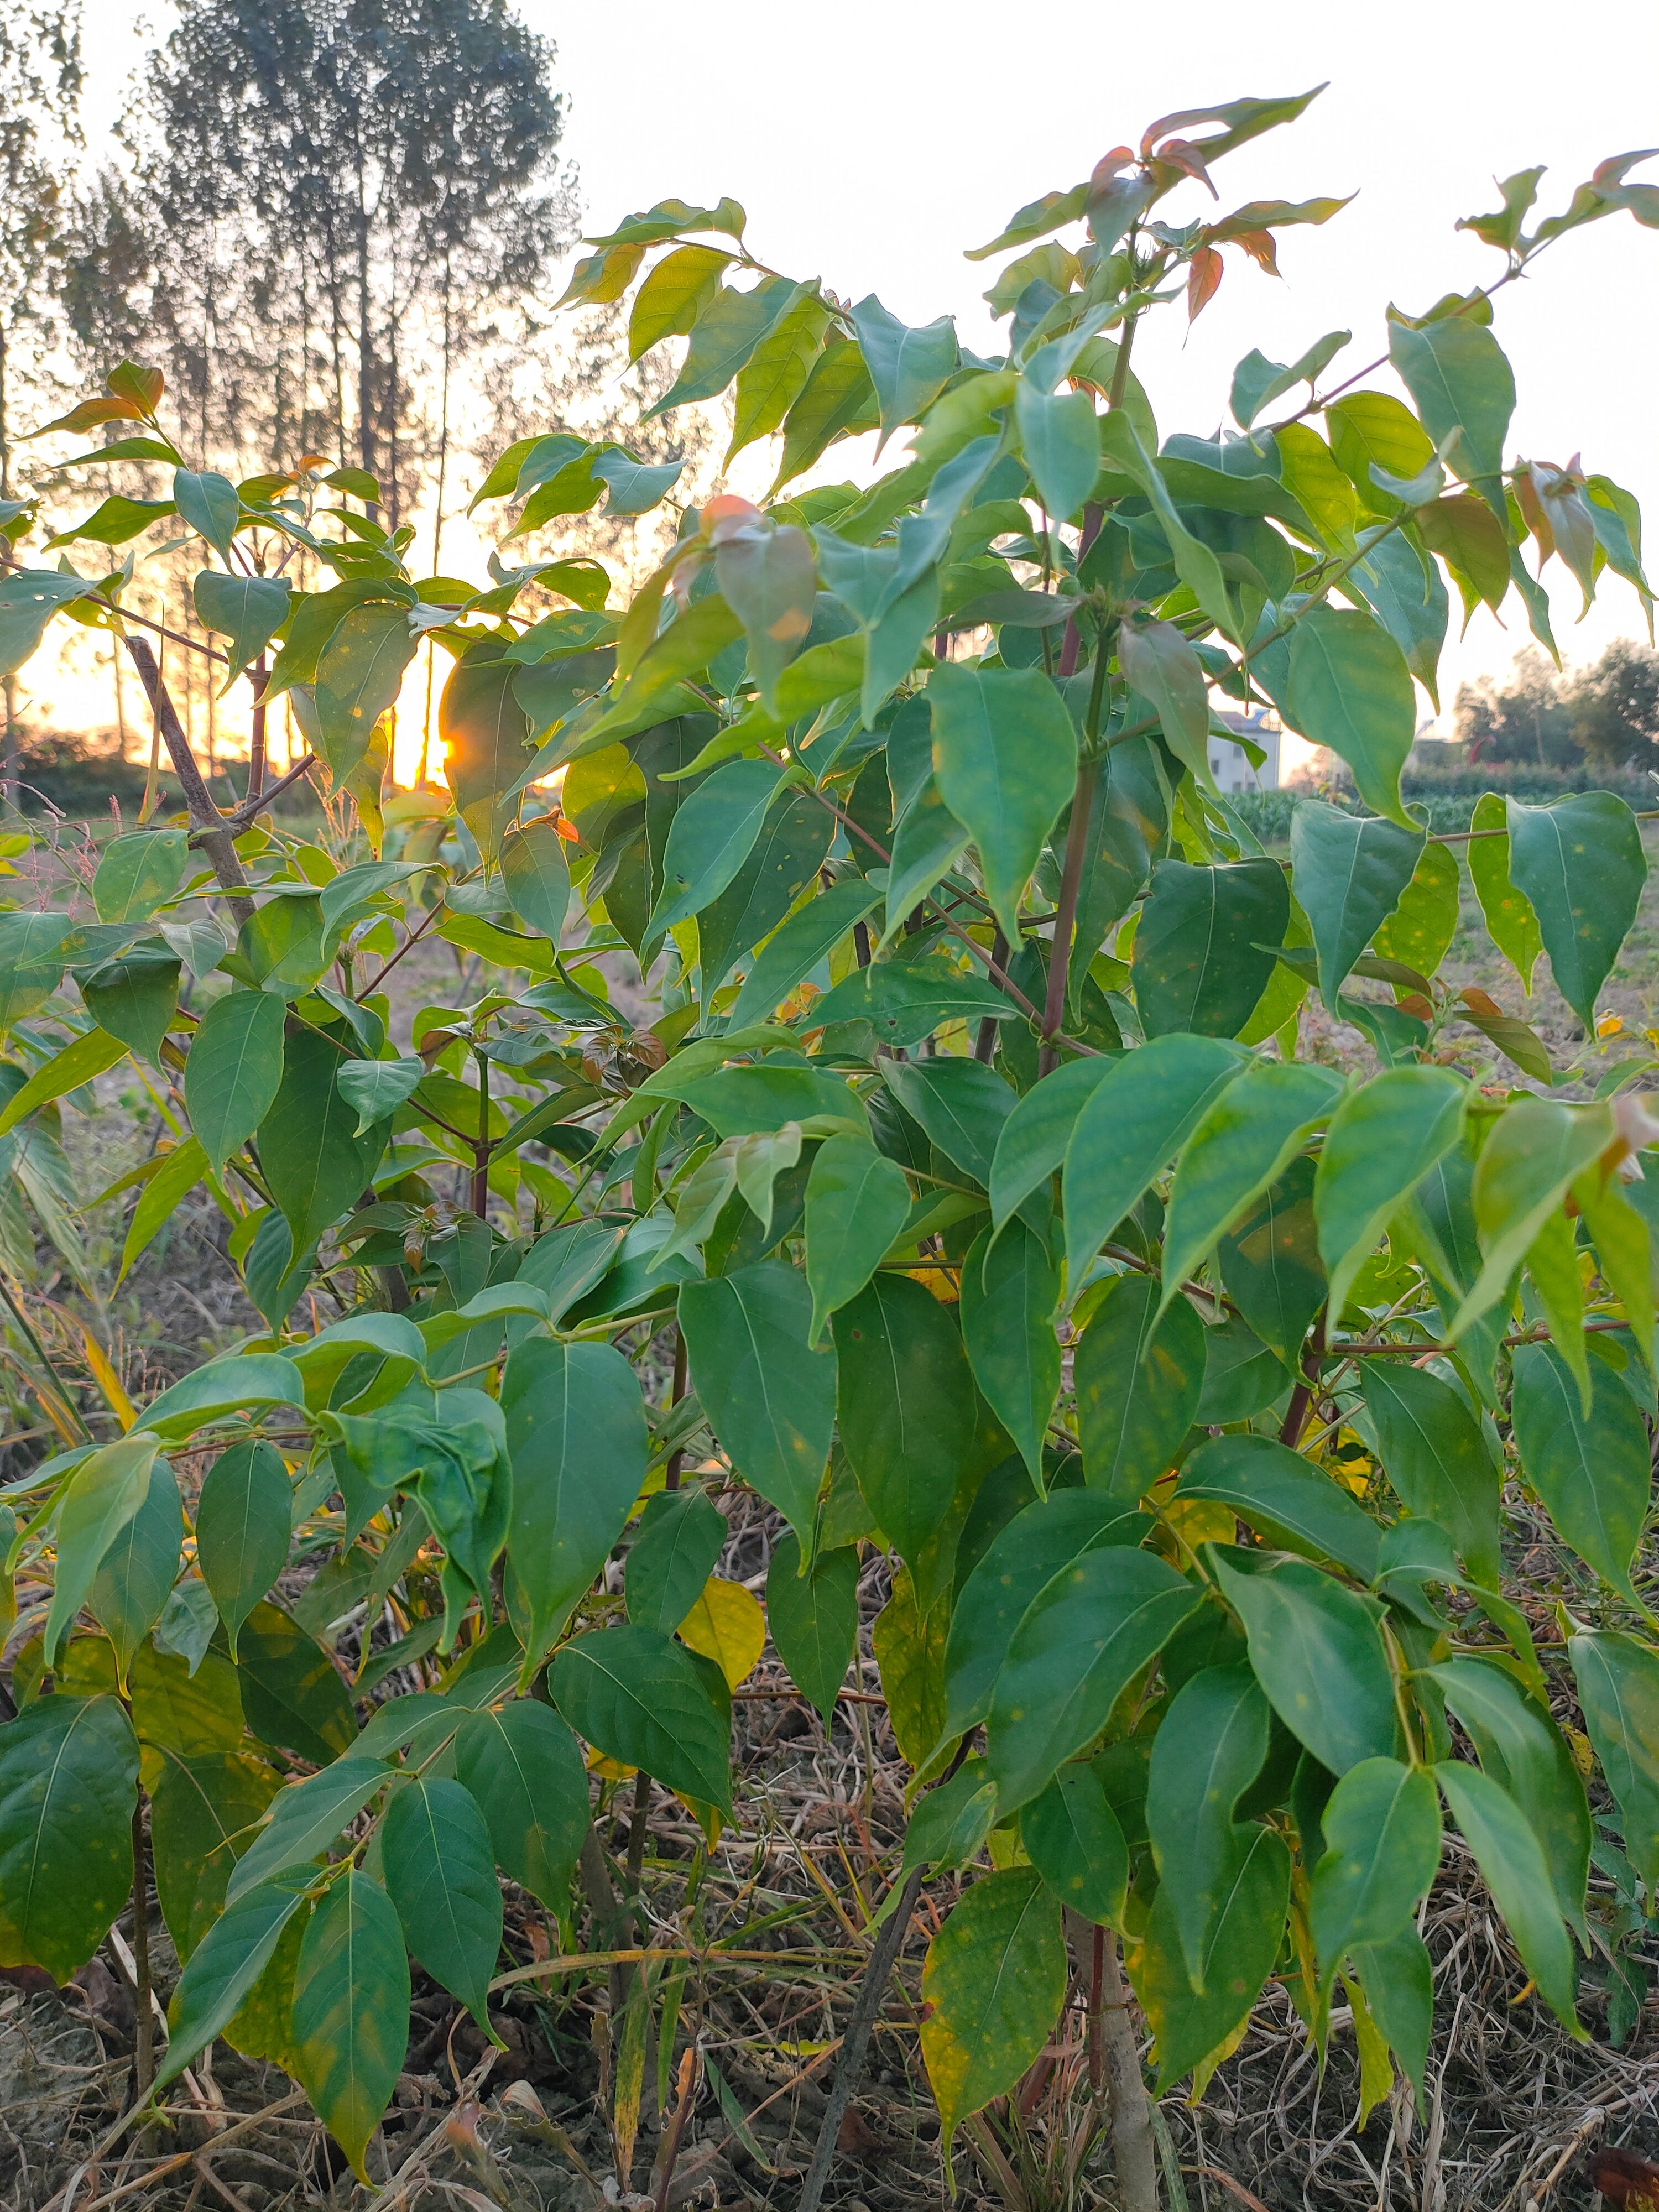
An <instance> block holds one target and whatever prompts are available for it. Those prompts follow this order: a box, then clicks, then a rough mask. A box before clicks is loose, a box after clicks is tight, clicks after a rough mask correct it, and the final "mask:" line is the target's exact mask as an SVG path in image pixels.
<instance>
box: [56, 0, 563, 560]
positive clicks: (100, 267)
mask: <svg viewBox="0 0 1659 2212" xmlns="http://www.w3.org/2000/svg"><path fill="white" fill-rule="evenodd" d="M552 64H553V50H552V48H551V46H550V44H549V42H548V41H547V40H544V39H541V38H538V37H537V36H536V35H535V34H533V33H531V32H530V31H528V30H526V27H524V25H523V24H522V23H520V21H518V20H517V18H516V17H515V16H513V15H512V14H511V13H510V12H509V10H508V9H507V7H506V6H505V5H504V4H503V0H275V4H268V3H267V0H186V4H185V6H184V7H183V9H181V11H180V15H179V22H178V25H177V27H176V28H175V29H174V31H173V33H172V34H171V36H170V37H169V38H168V40H167V43H166V45H165V46H163V47H162V48H161V51H160V52H159V53H158V55H157V56H156V58H155V67H154V69H153V70H152V72H151V75H150V77H149V82H148V84H147V86H146V88H145V89H144V91H143V94H142V95H141V97H140V99H139V100H138V101H137V104H136V105H135V106H134V108H133V110H132V112H131V113H130V114H129V116H128V117H127V118H126V122H125V132H126V136H127V138H128V141H129V143H130V144H131V147H132V149H133V150H134V152H135V154H136V156H137V179H138V182H137V192H136V194H135V196H134V204H133V205H132V207H131V208H129V207H126V206H124V205H123V204H121V203H120V202H119V201H118V200H116V199H112V200H110V201H109V202H108V204H106V207H105V209H104V210H103V212H102V216H101V219H100V220H99V221H97V222H94V224H93V226H92V227H91V231H90V234H89V236H88V242H87V261H88V276H83V278H82V283H81V286H80V295H81V296H83V297H86V304H87V306H88V307H90V306H91V304H92V301H91V298H90V297H87V295H99V296H101V297H102V298H104V299H106V300H107V298H108V297H109V295H110V292H111V290H112V289H113V288H112V286H111V285H110V284H109V283H107V282H104V283H100V282H99V281H98V274H99V272H100V271H101V273H102V274H103V275H104V276H106V277H107V276H112V275H114V274H115V271H114V270H113V269H112V268H106V267H105V266H104V264H106V263H109V262H110V261H112V259H113V258H114V257H115V256H116V255H117V253H118V252H122V251H129V252H130V246H131V238H132V236H133V234H134V232H135V230H140V231H142V234H143V238H144V241H145V254H144V258H145V261H146V264H147V266H146V270H145V283H144V286H143V289H145V290H147V292H148V294H149V301H148V306H149V315H150V319H151V333H152V334H151V337H150V339H149V344H150V347H151V349H152V350H155V348H156V345H157V342H158V341H159V343H160V347H161V350H162V351H163V352H164V353H165V354H166V355H167V356H168V367H169V368H170V370H171V373H172V375H171V380H172V382H173V388H174V389H175V390H176V391H178V392H179V394H180V396H181V399H183V398H184V396H185V394H188V396H189V397H188V406H189V411H190V414H191V417H192V420H191V433H192V435H193V436H194V438H195V440H196V441H197V444H198V445H199V446H200V447H201V448H202V451H203V453H204V457H205V455H206V454H207V453H210V452H215V451H216V452H219V453H224V454H232V455H237V456H240V455H241V454H243V453H251V452H252V451H253V450H255V449H258V450H264V451H269V450H272V449H274V450H276V451H277V452H279V453H283V454H285V455H288V456H289V457H297V455H298V454H299V453H301V452H304V451H307V450H314V451H322V452H326V453H331V454H332V455H333V456H335V457H336V458H337V459H338V460H339V461H341V462H342V463H343V464H353V465H356V466H357V467H359V468H362V470H364V471H366V472H368V474H370V475H372V476H374V477H377V478H378V479H380V481H381V482H382V483H383V485H384V489H385V500H386V506H387V507H388V508H389V509H390V511H391V513H392V519H393V520H397V519H398V516H399V515H401V514H402V513H405V512H406V511H407V510H408V508H409V507H410V505H411V504H412V502H413V500H414V498H415V496H416V492H417V489H418V488H419V477H420V475H421V471H422V466H423V464H424V463H425V462H426V460H427V459H428V456H429V455H435V454H436V453H441V452H442V451H443V450H444V449H445V447H447V428H448V426H447V419H446V418H445V415H444V408H443V399H442V392H441V388H440V393H439V398H440V404H439V410H438V412H439V419H438V421H437V422H436V423H435V424H434V423H432V422H429V421H428V419H427V410H426V408H425V405H424V402H423V392H422V387H423V384H424V381H425V380H424V378H423V375H422V372H423V371H424V370H425V369H426V368H428V366H431V367H433V368H437V367H438V366H439V363H440V361H441V359H442V360H447V361H448V362H449V363H450V364H451V366H452V368H453V363H454V362H455V359H456V357H457V356H458V355H459V354H460V353H462V352H464V351H465V349H466V347H467V345H468V343H469V342H470V341H471V338H472V336H473V333H474V332H475V331H476V330H477V328H478V327H479V326H480V325H481V324H482V323H483V322H484V321H485V320H486V319H487V315H488V311H489V304H490V302H491V301H494V300H495V299H497V298H499V297H500V296H501V295H502V294H503V293H505V292H507V291H508V290H511V289H516V288H518V287H520V286H522V285H524V284H526V283H533V282H534V281H535V279H536V278H537V277H538V276H539V274H540V272H541V271H542V270H543V269H544V266H545V264H547V262H548V260H549V259H550V258H551V256H552V255H553V253H554V252H556V250H557V249H558V247H559V246H561V244H562V242H563V241H564V240H565V238H566V236H567V234H568V230H569V228H570V224H569V208H568V194H567V192H566V191H565V190H564V188H563V186H562V183H561V179H560V177H559V173H558V169H557V149H558V143H559V139H560V136H561V133H562V127H563V113H562V100H561V99H560V96H559V95H558V94H556V92H555V91H554V89H553V87H552ZM135 289H137V288H136V287H135V286H134V284H133V283H132V279H131V271H129V273H128V277H127V283H126V290H127V292H128V294H129V295H131V294H132V292H133V291H134V290H135ZM83 319H84V320H85V321H86V322H87V324H88V332H89V331H90V323H91V318H90V316H87V315H83ZM439 381H440V387H441V380H439Z"/></svg>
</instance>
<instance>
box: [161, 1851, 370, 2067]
mask: <svg viewBox="0 0 1659 2212" xmlns="http://www.w3.org/2000/svg"><path fill="white" fill-rule="evenodd" d="M354 1879H361V1877H354ZM304 1902H305V1898H304V1895H303V1893H301V1892H300V1891H298V1890H289V1889H278V1888H276V1887H275V1886H274V1885H272V1884H270V1883H267V1884H265V1885H264V1887H262V1888H259V1889H255V1890H252V1891H250V1892H249V1893H248V1894H247V1895H246V1897H244V1898H243V1899H240V1902H239V1903H237V1904H235V1905H228V1906H227V1907H226V1909H225V1911H223V1912H222V1913H221V1914H220V1916H219V1917H218V1918H217V1919H216V1920H215V1921H214V1923H213V1924H212V1925H211V1927H210V1928H209V1929H207V1931H206V1933H205V1934H204V1936H203V1937H202V1940H201V1942H199V1943H198V1944H197V1947H196V1948H195V1949H194V1950H193V1951H192V1952H191V1955H190V1959H189V1961H188V1963H187V1964H186V1966H185V1971H184V1972H183V1973H182V1974H181V1975H180V1976H179V1983H178V1986H177V1988H176V1989H175V1990H173V2002H171V2003H170V2004H169V2005H168V2007H167V2029H168V2035H167V2051H166V2053H165V2055H164V2057H162V2060H161V2065H160V2067H159V2069H157V2072H156V2076H155V2086H156V2087H157V2088H158V2089H165V2088H166V2087H167V2083H168V2082H169V2081H177V2079H178V2078H179V2075H181V2074H182V2073H183V2072H184V2070H185V2067H186V2066H188V2065H189V2064H190V2062H191V2059H192V2058H194V2057H196V2055H197V2052H198V2051H204V2050H206V2048H207V2047H208V2045H210V2043H212V2042H213V2040H214V2039H215V2038H216V2036H219V2035H221V2034H222V2033H223V2032H224V2030H225V2029H226V2028H227V2027H228V2026H229V2025H230V2022H231V2021H232V2020H233V2019H234V2017H235V2015H236V2014H237V2013H238V2011H240V2008H241V2006H242V2003H243V2002H244V2000H245V1999H246V1997H247V1996H248V1995H249V1994H250V1992H251V1991H252V1988H253V1986H254V1984H255V1983H256V1982H257V1981H258V1978H259V1977H260V1975H261V1974H262V1973H263V1972H264V1970H265V1967H266V1966H267V1965H268V1964H269V1963H270V1959H271V1956H272V1954H274V1953H275V1951H276V1946H277V1944H278V1943H279V1942H281V1940H282V1936H283V1929H285V1928H286V1927H287V1926H288V1924H289V1922H290V1921H291V1920H292V1919H293V1917H294V1916H295V1913H296V1912H298V1911H299V1910H300V1907H301V1905H303V1904H304ZM400 1948H401V1947H400Z"/></svg>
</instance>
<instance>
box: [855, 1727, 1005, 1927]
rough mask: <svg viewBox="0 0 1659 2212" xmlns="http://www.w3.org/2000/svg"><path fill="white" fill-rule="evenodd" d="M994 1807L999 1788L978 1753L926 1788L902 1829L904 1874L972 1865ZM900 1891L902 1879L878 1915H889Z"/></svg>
mask: <svg viewBox="0 0 1659 2212" xmlns="http://www.w3.org/2000/svg"><path fill="white" fill-rule="evenodd" d="M996 1808H997V1793H996V1790H995V1789H994V1786H993V1784H991V1783H990V1782H988V1781H987V1779H986V1774H985V1761H984V1760H983V1759H981V1758H979V1757H977V1756H975V1757H972V1758H969V1759H963V1762H962V1765H960V1766H959V1767H958V1768H957V1771H956V1772H955V1773H954V1774H952V1775H951V1776H949V1777H948V1778H947V1779H946V1780H945V1781H944V1782H941V1783H940V1784H939V1787H938V1789H937V1790H929V1791H928V1792H927V1795H926V1796H924V1797H923V1798H922V1799H921V1802H920V1803H919V1804H918V1805H917V1807H916V1808H915V1812H914V1813H913V1814H911V1816H910V1825H909V1826H908V1828H907V1829H906V1830H905V1832H904V1855H903V1858H902V1862H901V1864H900V1869H899V1870H900V1873H901V1875H908V1874H909V1873H911V1872H912V1871H913V1870H914V1869H915V1868H917V1867H919V1866H927V1867H932V1868H933V1870H934V1871H935V1872H936V1873H939V1874H944V1873H947V1872H952V1871H954V1870H955V1869H957V1868H958V1867H964V1866H968V1865H970V1864H971V1863H972V1862H973V1861H974V1860H975V1859H976V1858H977V1857H979V1855H980V1853H981V1850H984V1848H985V1838H986V1837H987V1835H988V1834H989V1833H990V1831H991V1823H992V1821H993V1820H994V1818H995V1817H996ZM901 1895H902V1887H901V1886H900V1884H898V1883H896V1884H895V1885H894V1887H892V1888H891V1889H890V1890H889V1891H888V1893H887V1899H886V1900H885V1901H884V1903H883V1905H882V1908H881V1911H880V1912H879V1913H878V1916H877V1917H878V1919H884V1918H885V1917H887V1912H888V1909H889V1905H892V1906H893V1907H895V1908H896V1906H897V1904H898V1901H899V1898H900V1896H901Z"/></svg>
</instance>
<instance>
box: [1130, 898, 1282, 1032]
mask: <svg viewBox="0 0 1659 2212" xmlns="http://www.w3.org/2000/svg"><path fill="white" fill-rule="evenodd" d="M1289 921H1290V892H1289V890H1288V888H1287V886H1286V884H1285V873H1284V871H1283V869H1282V868H1280V866H1279V864H1278V862H1277V861H1276V860H1237V861H1233V862H1231V863H1229V864H1227V865H1225V866H1220V867H1190V866H1188V864H1187V863H1186V862H1185V861H1184V860H1160V861H1159V862H1158V866H1156V867H1155V868H1154V869H1153V870H1152V890H1151V893H1150V894H1149V896H1148V897H1147V900H1146V905H1145V907H1144V908H1142V910H1141V915H1140V922H1139V927H1138V928H1137V929H1136V931H1135V941H1134V953H1133V960H1132V962H1131V969H1132V973H1133V982H1134V994H1135V1004H1136V1006H1138V1007H1139V1012H1140V1020H1141V1026H1142V1027H1143V1029H1144V1030H1146V1035H1147V1036H1148V1037H1158V1036H1168V1035H1170V1034H1171V1033H1172V1032H1175V1031H1178V1030H1192V1031H1196V1032H1197V1033H1198V1034H1199V1035H1200V1036H1219V1037H1231V1036H1237V1034H1238V1032H1239V1031H1240V1030H1242V1029H1243V1026H1244V1024H1246V1022H1248V1021H1249V1018H1250V1015H1251V1013H1252V1012H1254V1010H1255V1004H1256V1001H1257V1000H1259V999H1260V998H1261V994H1262V993H1263V991H1264V990H1266V988H1267V982H1268V980H1269V978H1270V977H1271V975H1272V974H1273V954H1272V952H1271V951H1266V952H1264V951H1261V946H1263V945H1267V946H1270V947H1271V946H1273V945H1279V944H1281V943H1283V941H1284V933H1285V928H1286V927H1287V926H1288V923H1289Z"/></svg>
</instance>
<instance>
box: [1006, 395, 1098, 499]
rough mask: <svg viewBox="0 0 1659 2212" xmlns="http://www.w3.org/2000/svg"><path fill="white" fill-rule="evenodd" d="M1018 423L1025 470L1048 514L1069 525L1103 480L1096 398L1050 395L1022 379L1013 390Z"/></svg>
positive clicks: (1091, 396)
mask: <svg viewBox="0 0 1659 2212" xmlns="http://www.w3.org/2000/svg"><path fill="white" fill-rule="evenodd" d="M1014 419H1015V421H1016V422H1017V423H1018V426H1019V441H1020V448H1021V452H1022V453H1023V455H1024V462H1025V466H1026V468H1027V470H1028V471H1030V478H1031V482H1032V483H1034V484H1035V485H1036V489H1037V496H1038V498H1039V499H1040V500H1041V501H1042V505H1043V507H1044V509H1045V511H1046V512H1047V513H1049V514H1051V515H1052V516H1053V517H1054V520H1056V521H1057V522H1067V521H1070V520H1072V518H1073V516H1074V515H1075V514H1076V513H1078V511H1079V508H1080V507H1082V505H1083V502H1084V501H1085V499H1087V498H1088V496H1089V495H1090V493H1091V491H1092V490H1093V489H1094V488H1095V479H1096V478H1097V477H1098V476H1099V474H1100V426H1099V421H1098V418H1097V416H1096V414H1095V403H1094V398H1093V395H1092V394H1091V393H1090V392H1044V391H1043V389H1042V385H1041V383H1037V384H1033V383H1032V382H1031V381H1030V378H1029V377H1024V376H1022V377H1021V378H1020V380H1019V382H1018V384H1017V385H1016V386H1015V387H1014Z"/></svg>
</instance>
